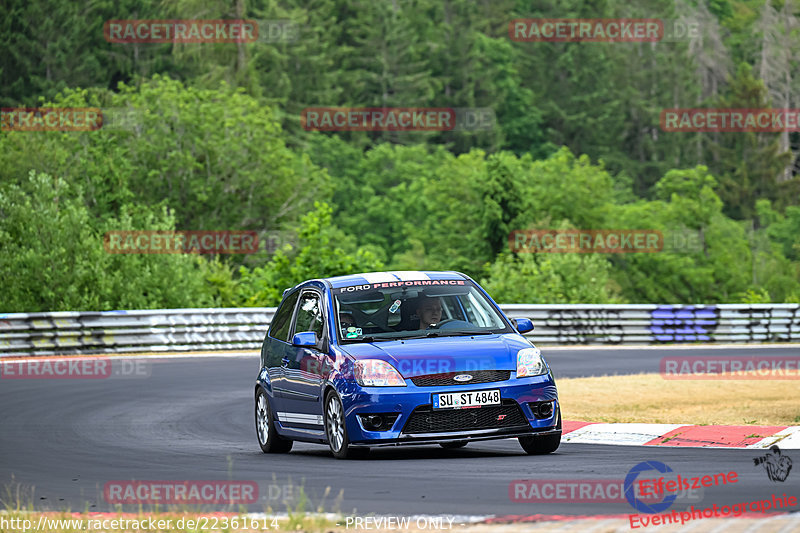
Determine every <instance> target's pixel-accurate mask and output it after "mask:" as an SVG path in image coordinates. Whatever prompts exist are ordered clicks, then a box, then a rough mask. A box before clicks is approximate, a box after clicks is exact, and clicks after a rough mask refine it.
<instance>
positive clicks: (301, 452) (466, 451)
mask: <svg viewBox="0 0 800 533" xmlns="http://www.w3.org/2000/svg"><path fill="white" fill-rule="evenodd" d="M559 451H560V450H559ZM559 451H556V452H555V453H553V454H551V455H559ZM289 455H290V456H291V455H294V456H304V457H326V458H329V457H331V452H330V450H328V449H327V448H323V447H321V446H320V447H319V449H312V448H301V449H295V450H292V451H291V452H290V454H289ZM525 455H527V454H526V453H525V452H524V451H523V450H522V449H521V448H520V450H519V452H517V451H516V450H513V449H509V450H490V449H486V448H470V447H469V446H467V447H466V448H459V449H456V450H446V449H444V448H440V447H438V446H397V447H394V446H392V447H388V446H387V447H379V448H378V447H376V448H371V449H370V451H369V453H368V454H367V455H366V456H364V457H358V458H353V459H349V460H352V461H365V462H368V461H409V460H411V461H413V460H421V459H443V460H444V459H476V458H501V457H517V456H525ZM531 457H535V456H531ZM541 457H547V456H541Z"/></svg>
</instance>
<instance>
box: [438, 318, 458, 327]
mask: <svg viewBox="0 0 800 533" xmlns="http://www.w3.org/2000/svg"><path fill="white" fill-rule="evenodd" d="M455 320H456V319H455V318H445V319H444V320H442V321H440V322H437V323H436V329H439V328H441V327H442V325H443V324H447V323H448V322H455Z"/></svg>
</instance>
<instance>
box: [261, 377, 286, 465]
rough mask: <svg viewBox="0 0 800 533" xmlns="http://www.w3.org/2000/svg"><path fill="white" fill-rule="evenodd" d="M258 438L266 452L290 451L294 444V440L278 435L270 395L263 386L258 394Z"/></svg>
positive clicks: (263, 450) (262, 449)
mask: <svg viewBox="0 0 800 533" xmlns="http://www.w3.org/2000/svg"><path fill="white" fill-rule="evenodd" d="M256 438H257V439H258V445H259V446H260V447H261V451H262V452H264V453H288V452H289V450H291V449H292V445H293V444H294V441H292V440H290V439H287V438H284V437H281V436H280V435H278V430H277V429H275V418H274V417H273V415H272V407H271V406H270V405H269V397H268V396H267V393H266V392H264V389H262V388H261V387H259V388H258V393H257V394H256Z"/></svg>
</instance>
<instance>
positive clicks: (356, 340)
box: [344, 336, 396, 344]
mask: <svg viewBox="0 0 800 533" xmlns="http://www.w3.org/2000/svg"><path fill="white" fill-rule="evenodd" d="M393 340H396V339H391V338H388V339H387V338H386V337H378V338H377V339H376V338H375V337H369V336H367V337H359V338H358V339H344V341H345V342H347V343H354V344H355V343H357V342H381V341H393Z"/></svg>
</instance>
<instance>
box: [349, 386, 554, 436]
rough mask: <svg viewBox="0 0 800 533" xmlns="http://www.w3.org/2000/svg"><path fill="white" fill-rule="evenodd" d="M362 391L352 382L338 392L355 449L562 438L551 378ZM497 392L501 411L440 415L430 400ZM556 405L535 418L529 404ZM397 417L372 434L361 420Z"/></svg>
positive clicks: (497, 408) (493, 408)
mask: <svg viewBox="0 0 800 533" xmlns="http://www.w3.org/2000/svg"><path fill="white" fill-rule="evenodd" d="M406 383H407V386H406V387H361V386H359V385H356V384H354V383H352V382H349V383H347V384H346V385H345V387H344V389H345V390H340V391H339V392H340V396H341V399H342V404H343V406H344V409H345V416H346V424H347V434H348V437H349V440H350V442H351V443H352V444H353V445H356V446H358V445H366V446H392V445H399V444H432V443H438V442H452V441H461V440H466V441H479V440H490V439H502V438H513V437H525V436H532V435H553V434H558V433H561V429H560V428H556V423H557V418H558V411H559V405H558V393H557V391H556V386H555V382H554V381H553V379H552V376H551V375H550V374H545V375H542V376H535V377H530V378H522V379H516V378H515V377H514V373H513V372H512V374H511V378H510V379H508V380H505V381H498V382H490V383H479V384H473V385H458V386H455V387H454V386H445V387H417V386H415V385H414V384H413V383H412V382H411V380H410V379H406ZM490 389H499V390H500V398H501V402H502V406H487V407H481V408H476V409H458V410H436V411H434V410H433V409H432V408H431V405H432V395H433V394H437V393H443V392H468V391H476V390H490ZM536 402H553V412H552V415H551V416H549V417H547V418H539V417H537V416H536V415H535V414H534V412H533V411H532V409H531V406H530V405H529V404H530V403H536ZM376 413H383V414H386V413H392V414H397V415H398V416H397V419H396V420H395V421H394V423H393V424H392V426H391V428H388V429H387V430H385V431H370V430H368V429H366V428H365V424H364V421H363V418H362V417H360V416H358V415H369V414H376Z"/></svg>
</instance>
